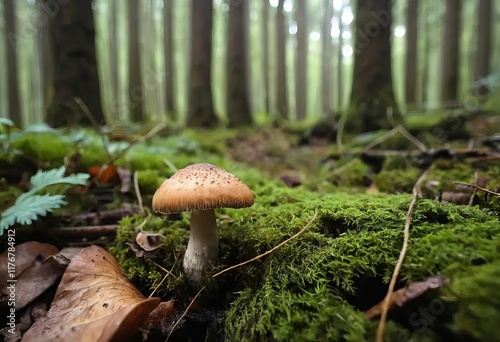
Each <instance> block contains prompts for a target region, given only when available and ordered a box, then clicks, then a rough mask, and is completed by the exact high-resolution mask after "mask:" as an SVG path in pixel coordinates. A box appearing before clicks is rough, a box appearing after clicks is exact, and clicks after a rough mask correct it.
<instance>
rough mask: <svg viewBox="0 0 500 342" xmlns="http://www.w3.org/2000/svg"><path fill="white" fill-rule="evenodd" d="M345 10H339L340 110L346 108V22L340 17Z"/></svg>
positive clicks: (338, 90) (338, 66)
mask: <svg viewBox="0 0 500 342" xmlns="http://www.w3.org/2000/svg"><path fill="white" fill-rule="evenodd" d="M343 12H344V6H342V8H341V9H340V12H339V15H338V17H339V47H338V49H337V63H338V65H337V97H338V110H342V109H343V108H344V54H343V51H342V50H343V48H344V38H342V32H343V31H344V24H343V23H342V20H341V19H340V18H341V17H342V13H343Z"/></svg>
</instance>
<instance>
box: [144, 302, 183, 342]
mask: <svg viewBox="0 0 500 342" xmlns="http://www.w3.org/2000/svg"><path fill="white" fill-rule="evenodd" d="M175 318H176V311H175V307H174V300H173V299H171V300H169V301H168V302H161V303H160V305H158V306H157V307H156V309H154V310H153V312H151V314H150V315H149V316H148V318H147V319H146V321H145V322H144V324H143V325H142V327H143V328H144V329H148V330H151V329H157V330H160V331H161V332H162V333H163V334H164V335H166V334H168V333H169V332H170V330H172V327H173V326H174V324H175Z"/></svg>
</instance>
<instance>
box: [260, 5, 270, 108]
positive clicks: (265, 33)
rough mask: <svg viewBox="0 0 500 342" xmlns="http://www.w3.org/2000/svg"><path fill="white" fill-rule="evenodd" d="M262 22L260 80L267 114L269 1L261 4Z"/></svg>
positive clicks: (268, 103)
mask: <svg viewBox="0 0 500 342" xmlns="http://www.w3.org/2000/svg"><path fill="white" fill-rule="evenodd" d="M262 20H263V27H262V42H263V45H264V46H263V48H262V53H263V55H264V56H263V58H262V60H263V61H264V63H263V64H264V66H263V68H262V80H263V81H264V96H265V109H266V114H269V112H270V110H271V104H270V102H271V101H270V94H269V93H270V91H269V71H270V67H269V1H268V0H264V1H263V2H262Z"/></svg>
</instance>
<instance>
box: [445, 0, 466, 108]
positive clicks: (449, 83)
mask: <svg viewBox="0 0 500 342" xmlns="http://www.w3.org/2000/svg"><path fill="white" fill-rule="evenodd" d="M461 5H462V1H461V0H446V13H445V18H444V51H443V60H442V68H443V76H442V77H443V79H442V83H441V100H442V101H443V102H444V105H445V107H454V106H456V103H457V94H458V52H459V39H460V37H459V35H460V10H461Z"/></svg>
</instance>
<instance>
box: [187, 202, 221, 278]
mask: <svg viewBox="0 0 500 342" xmlns="http://www.w3.org/2000/svg"><path fill="white" fill-rule="evenodd" d="M218 254H219V234H218V232H217V222H216V221H215V210H214V209H209V210H200V211H193V212H191V222H190V233H189V242H188V246H187V249H186V254H184V263H183V267H184V275H185V277H186V278H187V279H188V280H189V282H191V283H192V284H196V285H200V284H201V283H202V282H203V279H204V277H205V273H206V271H207V270H208V269H209V268H210V266H212V265H213V264H214V263H215V261H216V260H217V256H218Z"/></svg>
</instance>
